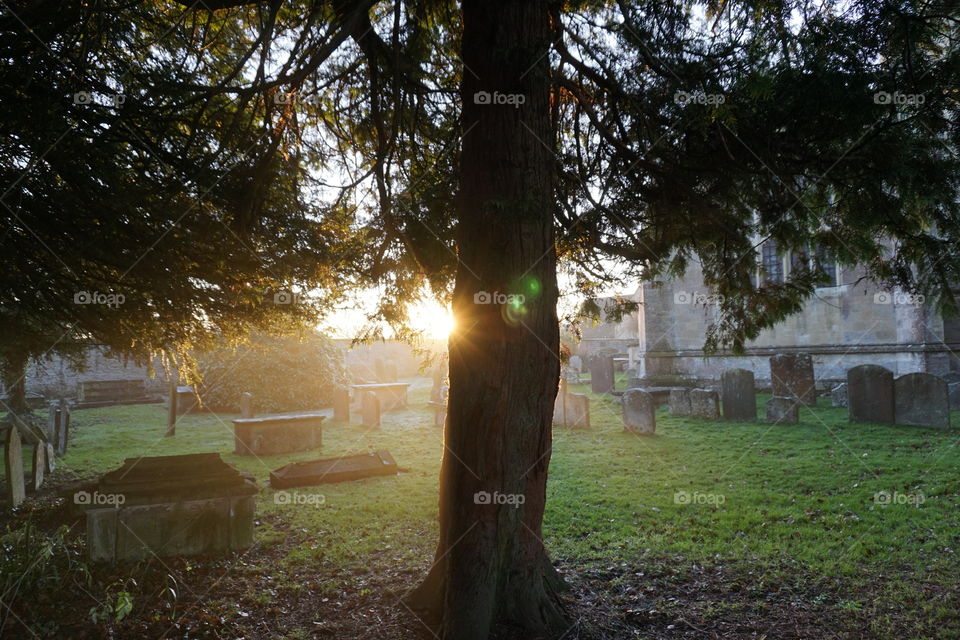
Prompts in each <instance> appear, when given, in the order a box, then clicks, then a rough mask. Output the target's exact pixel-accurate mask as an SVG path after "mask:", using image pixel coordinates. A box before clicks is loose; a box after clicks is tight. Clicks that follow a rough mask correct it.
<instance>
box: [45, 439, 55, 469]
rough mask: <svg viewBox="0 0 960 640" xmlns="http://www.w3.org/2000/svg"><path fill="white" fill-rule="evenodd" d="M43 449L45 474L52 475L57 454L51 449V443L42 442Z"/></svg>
mask: <svg viewBox="0 0 960 640" xmlns="http://www.w3.org/2000/svg"><path fill="white" fill-rule="evenodd" d="M43 447H44V454H43V458H44V460H45V461H46V463H47V473H53V472H54V470H55V469H56V468H57V462H56V457H57V456H56V453H57V452H56V450H55V449H54V448H53V443H51V442H44V443H43Z"/></svg>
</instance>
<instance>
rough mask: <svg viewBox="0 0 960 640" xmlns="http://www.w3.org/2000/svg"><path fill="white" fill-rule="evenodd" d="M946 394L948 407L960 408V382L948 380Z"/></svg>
mask: <svg viewBox="0 0 960 640" xmlns="http://www.w3.org/2000/svg"><path fill="white" fill-rule="evenodd" d="M947 395H948V396H949V397H950V408H951V409H954V410H956V409H960V382H948V383H947Z"/></svg>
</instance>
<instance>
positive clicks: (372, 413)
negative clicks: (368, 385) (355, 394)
mask: <svg viewBox="0 0 960 640" xmlns="http://www.w3.org/2000/svg"><path fill="white" fill-rule="evenodd" d="M360 416H361V419H362V421H363V426H365V427H379V426H380V397H379V396H378V395H377V394H376V393H374V392H372V391H365V392H363V393H362V394H361V397H360Z"/></svg>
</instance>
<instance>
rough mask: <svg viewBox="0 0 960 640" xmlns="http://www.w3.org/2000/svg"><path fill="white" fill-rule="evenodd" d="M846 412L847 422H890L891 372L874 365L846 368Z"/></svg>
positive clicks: (891, 404)
mask: <svg viewBox="0 0 960 640" xmlns="http://www.w3.org/2000/svg"><path fill="white" fill-rule="evenodd" d="M847 415H848V416H849V420H850V422H879V423H881V424H886V423H892V422H893V372H892V371H890V370H889V369H887V368H885V367H881V366H880V365H876V364H861V365H860V366H858V367H853V368H852V369H850V370H849V371H847Z"/></svg>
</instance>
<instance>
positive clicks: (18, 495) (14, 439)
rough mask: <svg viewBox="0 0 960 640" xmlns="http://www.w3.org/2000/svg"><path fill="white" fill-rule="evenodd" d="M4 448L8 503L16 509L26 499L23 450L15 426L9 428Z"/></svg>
mask: <svg viewBox="0 0 960 640" xmlns="http://www.w3.org/2000/svg"><path fill="white" fill-rule="evenodd" d="M6 431H7V433H6V439H5V441H4V447H3V462H4V466H3V468H4V470H5V472H6V474H5V475H6V489H7V503H8V505H9V506H11V507H15V506H17V505H18V504H20V503H21V502H23V500H24V498H25V497H26V491H25V487H24V486H23V449H22V448H21V446H20V433H19V432H18V431H17V428H16V427H15V426H13V425H11V426H10V427H8V428H7V430H6Z"/></svg>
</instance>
